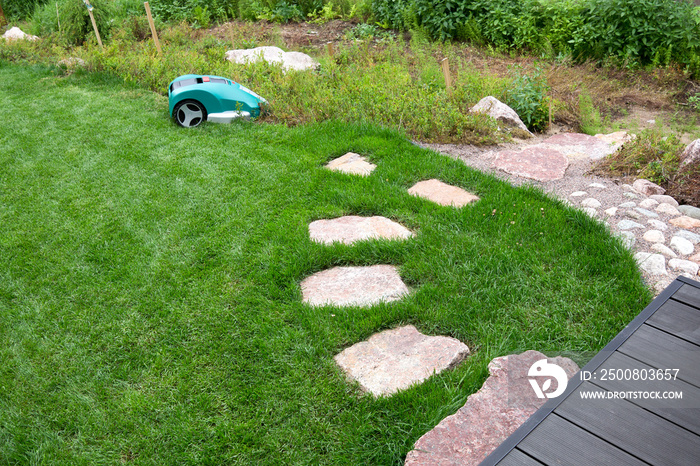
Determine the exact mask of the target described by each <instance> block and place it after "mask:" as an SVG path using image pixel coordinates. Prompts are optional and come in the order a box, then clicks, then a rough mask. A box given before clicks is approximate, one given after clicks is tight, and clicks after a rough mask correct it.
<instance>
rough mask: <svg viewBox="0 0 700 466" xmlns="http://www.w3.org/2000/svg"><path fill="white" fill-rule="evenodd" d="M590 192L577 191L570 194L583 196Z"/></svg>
mask: <svg viewBox="0 0 700 466" xmlns="http://www.w3.org/2000/svg"><path fill="white" fill-rule="evenodd" d="M586 194H588V193H587V192H586V191H576V192H573V193H571V194H570V196H571V197H581V196H585V195H586Z"/></svg>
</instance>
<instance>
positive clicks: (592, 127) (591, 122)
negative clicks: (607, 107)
mask: <svg viewBox="0 0 700 466" xmlns="http://www.w3.org/2000/svg"><path fill="white" fill-rule="evenodd" d="M578 108H579V115H580V118H581V123H580V125H579V131H581V132H582V133H585V134H589V135H591V136H594V135H595V134H598V133H600V132H601V130H602V119H601V118H600V112H599V111H598V109H597V108H595V106H594V105H593V99H591V96H590V94H588V93H586V92H581V94H579V96H578Z"/></svg>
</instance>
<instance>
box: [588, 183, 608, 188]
mask: <svg viewBox="0 0 700 466" xmlns="http://www.w3.org/2000/svg"><path fill="white" fill-rule="evenodd" d="M588 187H589V188H596V189H606V187H607V186H605V185H604V184H602V183H591V184H589V185H588Z"/></svg>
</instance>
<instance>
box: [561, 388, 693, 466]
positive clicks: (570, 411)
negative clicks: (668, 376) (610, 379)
mask: <svg viewBox="0 0 700 466" xmlns="http://www.w3.org/2000/svg"><path fill="white" fill-rule="evenodd" d="M582 391H588V392H603V393H607V392H605V390H602V389H601V388H599V387H596V386H595V385H593V384H591V383H589V382H584V383H582V384H581V385H580V386H579V388H578V389H577V390H576V391H575V392H573V393H572V394H571V395H570V396H569V397H568V398H567V399H566V400H564V402H563V403H562V404H560V405H559V406H558V407H557V408H556V409H555V410H554V412H555V413H556V414H558V415H559V416H561V417H563V418H564V419H566V420H568V421H570V422H572V423H574V424H576V425H578V426H579V427H581V428H583V429H585V430H587V431H589V432H590V433H592V434H594V435H596V436H598V437H600V438H603V439H605V440H606V441H607V442H609V443H612V444H613V445H615V446H616V447H618V448H619V449H621V450H624V451H626V452H628V453H630V454H633V455H634V456H636V457H637V458H639V459H641V460H642V461H646V462H648V463H650V464H659V465H668V466H673V465H678V466H687V465H690V464H697V462H698V458H700V436H698V435H695V434H693V433H691V432H688V431H687V430H685V429H683V428H681V427H679V426H677V425H675V424H673V423H671V422H669V421H667V420H665V419H663V418H661V417H659V416H657V415H655V414H652V413H650V412H649V411H646V410H644V409H642V408H640V407H638V406H635V405H634V404H632V403H630V402H629V401H626V400H621V399H605V400H592V399H582V398H581V396H580V393H581V392H582ZM550 416H551V415H550Z"/></svg>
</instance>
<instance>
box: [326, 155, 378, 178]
mask: <svg viewBox="0 0 700 466" xmlns="http://www.w3.org/2000/svg"><path fill="white" fill-rule="evenodd" d="M326 168H327V169H329V170H333V171H338V172H343V173H347V174H349V175H360V176H369V175H370V174H371V173H372V171H374V169H375V168H377V166H376V165H374V164H371V163H369V162H367V159H365V158H364V157H363V156H361V155H360V154H355V153H354V152H348V153H347V154H345V155H343V156H342V157H338V158H337V159H333V160H331V161H330V162H328V164H327V165H326Z"/></svg>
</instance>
